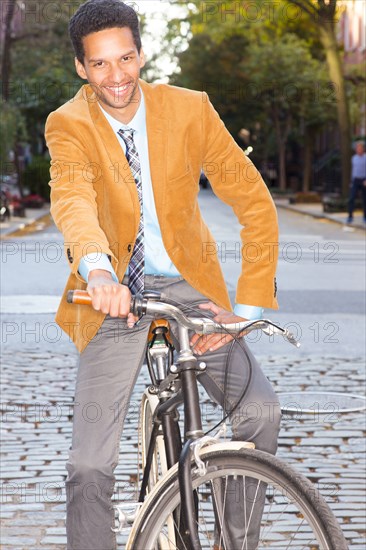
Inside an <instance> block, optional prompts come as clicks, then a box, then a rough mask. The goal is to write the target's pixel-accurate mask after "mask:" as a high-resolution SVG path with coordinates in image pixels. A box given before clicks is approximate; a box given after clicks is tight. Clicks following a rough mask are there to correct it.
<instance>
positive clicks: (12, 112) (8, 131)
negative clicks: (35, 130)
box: [0, 99, 27, 173]
mask: <svg viewBox="0 0 366 550" xmlns="http://www.w3.org/2000/svg"><path fill="white" fill-rule="evenodd" d="M0 111H1V117H0V173H6V172H8V171H9V170H8V164H9V153H10V151H11V150H12V149H13V148H14V144H15V143H16V141H18V142H20V141H25V140H26V139H27V131H26V124H25V119H24V117H23V116H22V114H21V113H20V112H19V109H18V107H17V106H16V105H13V104H12V103H10V102H9V101H4V100H3V99H0Z"/></svg>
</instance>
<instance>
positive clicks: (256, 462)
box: [127, 444, 347, 550]
mask: <svg viewBox="0 0 366 550" xmlns="http://www.w3.org/2000/svg"><path fill="white" fill-rule="evenodd" d="M228 446H230V444H228ZM201 457H202V459H203V461H204V462H205V464H206V468H207V471H206V473H205V475H204V476H199V475H198V473H197V468H196V465H195V464H192V480H193V488H194V489H195V490H196V491H197V494H198V499H199V502H198V522H197V523H198V531H199V538H200V544H201V547H202V548H203V549H213V548H215V549H216V548H218V549H224V550H241V549H242V550H257V549H273V550H287V549H291V550H347V543H346V541H345V538H344V536H343V533H342V531H341V529H340V527H339V525H338V523H337V520H336V519H335V517H334V516H333V514H332V512H331V510H330V509H329V507H328V505H327V504H326V502H325V501H324V499H323V497H322V496H321V495H320V494H319V493H318V491H317V490H316V488H315V487H314V485H313V484H312V483H311V482H310V481H309V480H308V479H306V478H305V477H304V476H303V475H301V474H299V473H297V472H296V471H295V470H293V469H292V468H290V467H289V466H288V465H287V464H285V463H284V462H282V461H281V460H279V459H278V458H276V457H273V456H271V455H269V454H267V453H263V452H261V451H257V450H251V449H243V448H242V449H238V448H232V449H228V450H212V451H210V450H209V449H208V450H206V451H203V452H202V453H201ZM149 500H150V502H148V501H147V502H146V505H145V507H144V508H142V510H141V513H140V515H139V518H138V520H137V521H136V522H135V524H134V526H133V531H132V533H131V537H130V540H129V544H128V546H127V548H133V549H134V550H153V549H155V548H157V547H159V546H158V544H159V545H161V544H162V541H165V544H166V545H167V547H169V544H171V543H172V541H171V540H170V529H169V528H168V527H167V526H168V525H169V523H170V522H171V521H172V513H173V512H174V510H175V509H176V508H177V507H178V506H180V492H179V482H178V475H177V470H176V468H172V469H171V470H170V474H168V476H167V477H166V478H165V480H164V481H163V482H162V483H161V484H159V485H158V486H156V488H155V490H154V493H153V494H152V495H151V499H149ZM244 502H245V504H244ZM262 512H263V513H262ZM176 528H177V529H176V532H177V531H178V532H179V526H176ZM157 542H158V544H157ZM173 542H174V541H173ZM180 546H181V547H183V548H187V549H188V546H184V545H183V544H182V541H180Z"/></svg>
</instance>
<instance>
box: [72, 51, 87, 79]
mask: <svg viewBox="0 0 366 550" xmlns="http://www.w3.org/2000/svg"><path fill="white" fill-rule="evenodd" d="M75 69H76V72H77V74H78V75H79V76H80V78H82V79H83V80H88V77H87V76H86V72H85V68H84V65H83V64H82V63H81V62H80V61H79V60H78V58H77V57H75Z"/></svg>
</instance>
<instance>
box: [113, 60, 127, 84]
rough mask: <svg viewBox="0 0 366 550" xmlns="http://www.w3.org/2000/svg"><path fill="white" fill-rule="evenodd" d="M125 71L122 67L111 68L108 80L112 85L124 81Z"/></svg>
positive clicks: (114, 66)
mask: <svg viewBox="0 0 366 550" xmlns="http://www.w3.org/2000/svg"><path fill="white" fill-rule="evenodd" d="M124 77H125V71H124V70H123V67H121V66H120V65H118V64H116V65H113V66H112V67H111V72H110V79H111V80H112V81H113V84H119V83H120V82H123V81H124Z"/></svg>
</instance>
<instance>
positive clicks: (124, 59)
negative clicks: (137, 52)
mask: <svg viewBox="0 0 366 550" xmlns="http://www.w3.org/2000/svg"><path fill="white" fill-rule="evenodd" d="M130 59H132V57H131V56H130V55H126V56H125V57H122V61H129V60H130Z"/></svg>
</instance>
